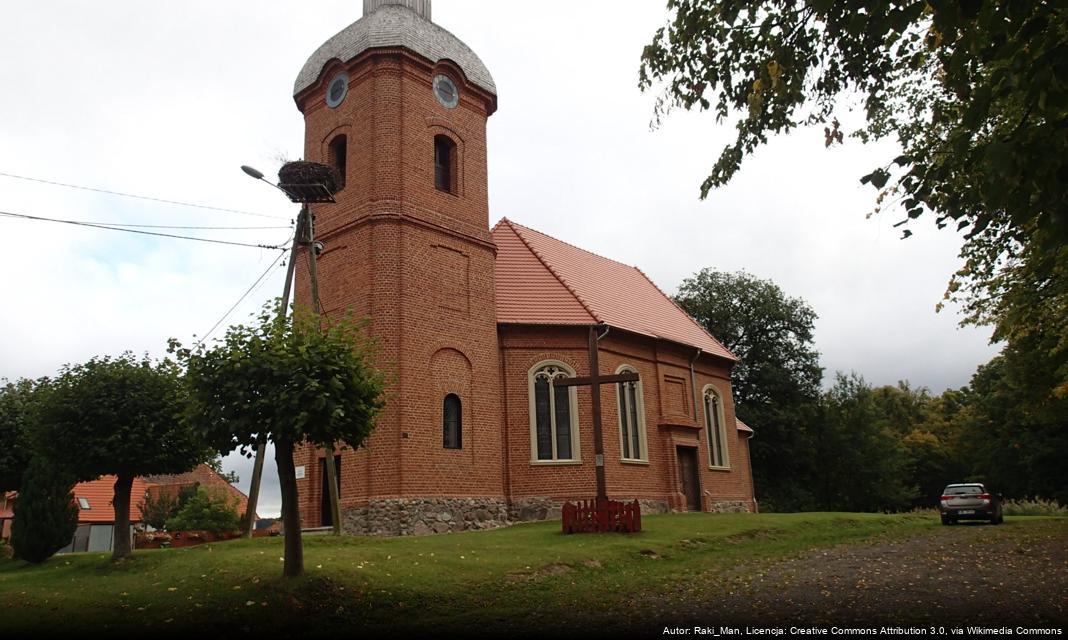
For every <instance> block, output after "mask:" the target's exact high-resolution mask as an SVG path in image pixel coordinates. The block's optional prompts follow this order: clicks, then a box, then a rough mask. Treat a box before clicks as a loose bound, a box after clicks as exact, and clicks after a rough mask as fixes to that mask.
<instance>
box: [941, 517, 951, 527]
mask: <svg viewBox="0 0 1068 640" xmlns="http://www.w3.org/2000/svg"><path fill="white" fill-rule="evenodd" d="M951 524H953V521H952V520H950V519H949V518H947V517H946V516H942V526H949V525H951Z"/></svg>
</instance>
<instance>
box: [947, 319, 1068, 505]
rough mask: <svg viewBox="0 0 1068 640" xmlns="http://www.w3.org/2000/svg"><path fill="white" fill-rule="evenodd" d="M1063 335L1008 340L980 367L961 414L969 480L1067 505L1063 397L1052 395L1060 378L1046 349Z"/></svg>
mask: <svg viewBox="0 0 1068 640" xmlns="http://www.w3.org/2000/svg"><path fill="white" fill-rule="evenodd" d="M1060 338H1061V336H1043V335H1033V336H1031V337H1029V338H1027V339H1024V340H1018V341H1015V342H1014V343H1010V344H1009V345H1007V346H1006V347H1005V349H1003V350H1002V352H1001V353H1000V354H999V355H998V356H996V357H995V358H994V359H993V360H991V361H990V362H989V363H987V364H985V365H983V366H981V367H979V369H978V371H976V373H975V375H974V376H972V380H971V384H970V385H969V396H970V400H969V402H968V404H967V405H966V406H965V407H964V408H963V409H962V411H961V416H960V418H959V420H960V422H961V425H960V429H961V434H960V446H959V449H960V455H961V460H962V462H963V463H964V464H965V465H966V468H967V471H968V473H969V479H970V480H976V481H981V482H986V483H989V484H990V485H991V486H992V487H993V488H994V489H996V490H997V491H1000V492H1003V493H1005V494H1006V495H1008V496H1012V497H1018V498H1022V497H1030V496H1041V497H1046V498H1053V499H1056V500H1058V501H1060V502H1062V503H1068V466H1066V465H1065V464H1064V452H1065V451H1068V429H1066V428H1065V425H1066V421H1065V416H1068V395H1057V394H1055V393H1051V392H1050V389H1051V387H1053V383H1054V381H1055V380H1057V379H1059V376H1060V373H1059V371H1058V369H1057V363H1055V362H1053V361H1052V360H1051V359H1049V358H1043V357H1041V356H1040V355H1036V354H1035V353H1034V352H1036V351H1037V352H1040V353H1043V352H1046V351H1047V350H1048V349H1049V348H1050V345H1051V344H1054V343H1056V342H1057V341H1058V340H1059V339H1060Z"/></svg>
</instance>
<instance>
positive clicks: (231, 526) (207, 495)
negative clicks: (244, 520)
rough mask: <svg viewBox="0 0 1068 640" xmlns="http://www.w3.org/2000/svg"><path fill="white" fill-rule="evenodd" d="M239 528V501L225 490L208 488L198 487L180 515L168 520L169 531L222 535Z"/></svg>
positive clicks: (179, 512) (180, 511)
mask: <svg viewBox="0 0 1068 640" xmlns="http://www.w3.org/2000/svg"><path fill="white" fill-rule="evenodd" d="M237 527H238V517H237V500H236V499H235V498H233V497H232V496H230V495H228V494H227V493H226V492H225V490H223V489H216V488H212V489H208V488H207V487H198V488H197V490H196V493H194V494H193V496H192V497H190V498H189V500H187V501H186V503H185V505H183V506H182V508H181V509H180V510H179V511H178V513H176V514H175V515H174V516H173V517H172V518H170V519H169V520H167V530H168V531H210V532H212V533H222V532H224V531H235V530H236V529H237Z"/></svg>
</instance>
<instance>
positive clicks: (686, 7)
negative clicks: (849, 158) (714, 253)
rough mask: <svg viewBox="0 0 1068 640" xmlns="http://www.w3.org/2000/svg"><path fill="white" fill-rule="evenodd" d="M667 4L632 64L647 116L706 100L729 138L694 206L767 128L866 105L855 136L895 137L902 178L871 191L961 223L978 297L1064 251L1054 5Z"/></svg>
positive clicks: (1066, 201)
mask: <svg viewBox="0 0 1068 640" xmlns="http://www.w3.org/2000/svg"><path fill="white" fill-rule="evenodd" d="M669 9H670V10H672V18H671V20H670V21H669V23H668V25H667V26H666V27H664V28H662V29H660V30H658V31H657V32H656V33H655V36H654V38H653V41H652V42H651V43H650V44H649V45H648V46H647V47H645V50H644V52H643V54H642V59H641V69H640V77H641V81H640V86H641V87H642V88H643V89H650V88H652V87H653V86H654V85H656V86H657V87H658V89H659V90H661V91H662V93H661V96H660V98H659V100H658V108H657V111H656V118H655V119H656V120H659V119H660V118H661V117H663V116H664V115H666V114H667V112H668V111H669V110H670V108H671V107H674V106H683V107H685V108H687V109H690V108H693V107H694V105H701V106H703V105H704V104H705V102H702V101H707V103H708V104H710V105H711V107H712V109H714V110H715V112H716V115H717V117H718V118H721V119H727V118H730V119H732V120H733V124H734V128H735V130H736V132H737V133H736V139H735V141H734V143H733V144H729V145H727V146H726V147H724V148H723V149H722V150H721V151H720V153H719V155H718V158H717V160H716V162H715V163H714V165H713V168H712V170H711V172H710V173H709V176H708V177H707V178H706V179H705V180H704V181H703V183H702V184H701V187H700V194H701V197H702V198H704V197H706V196H707V195H708V193H709V192H710V191H711V190H712V189H714V188H716V187H720V186H723V185H724V184H726V183H727V182H728V181H730V180H731V178H732V177H733V176H734V175H735V174H736V173H737V172H738V170H739V169H740V168H741V165H742V162H743V161H744V158H745V157H746V156H748V155H749V154H751V153H752V152H753V151H754V150H755V149H756V148H757V147H759V146H760V145H762V144H764V143H765V142H766V141H767V139H768V137H769V135H771V134H778V133H783V132H787V131H789V130H790V129H792V128H793V127H797V126H802V125H817V126H824V125H829V124H830V123H831V122H832V121H834V120H835V118H836V116H837V115H838V113H839V112H840V111H842V110H844V109H849V108H852V107H856V106H863V108H864V113H865V115H866V123H865V124H864V125H863V126H862V127H861V128H860V129H859V130H857V131H856V132H854V136H855V137H857V138H859V139H861V140H862V141H864V142H868V141H873V140H878V139H881V138H887V137H892V138H894V139H895V140H896V142H897V144H898V146H899V147H900V148H901V151H900V152H899V154H898V155H897V157H896V158H895V159H894V160H893V164H896V165H897V166H898V167H901V168H903V169H906V171H905V172H903V173H896V172H895V173H894V174H893V175H891V173H890V171H889V164H888V165H886V166H884V168H881V169H877V170H875V171H873V172H871V173H869V174H867V175H865V176H863V177H862V178H861V182H862V183H864V184H870V185H872V186H873V187H874V188H875V189H876V190H878V191H879V192H880V195H879V197H880V198H881V197H882V196H883V195H884V194H886V193H888V192H894V193H895V194H896V195H899V196H901V197H902V198H903V199H911V200H912V201H913V202H914V203H922V206H916V204H913V205H911V206H908V207H906V211H907V215H908V217H909V218H910V219H911V218H915V217H917V216H922V214H924V213H927V212H930V213H933V214H934V215H935V216H936V218H937V221H938V224H939V226H947V221H951V220H952V221H955V223H956V224H955V226H957V227H959V228H960V229H967V230H968V242H969V245H966V247H965V250H964V254H965V257H966V258H967V259H969V260H971V261H973V262H975V263H976V265H975V267H976V268H974V269H972V270H971V271H970V275H969V276H968V278H969V279H971V280H972V283H973V285H974V286H970V287H966V288H965V289H964V291H966V292H967V293H968V295H970V296H974V297H973V298H971V299H972V300H975V301H983V303H984V304H986V305H987V306H993V307H996V308H1000V306H1001V305H999V304H996V303H997V300H998V298H999V297H1000V296H1002V295H1004V294H1005V293H1006V290H1005V289H1004V288H1003V287H1001V286H1000V285H999V284H998V281H997V278H998V274H999V273H1000V272H1001V270H1002V269H1004V268H1006V266H1007V265H1009V264H1011V261H1010V260H1009V258H1011V256H1012V255H1014V254H1015V253H1017V252H1018V251H1019V250H1020V248H1021V247H1023V246H1027V245H1031V244H1034V243H1040V245H1039V246H1038V247H1037V250H1039V251H1042V252H1045V253H1046V254H1047V257H1046V258H1045V259H1046V260H1049V257H1048V255H1049V254H1050V253H1051V252H1052V251H1053V250H1054V249H1055V248H1057V247H1060V246H1064V245H1065V244H1068V179H1065V176H1066V175H1068V83H1066V82H1064V81H1063V79H1064V78H1068V20H1066V19H1065V14H1064V7H1063V4H1062V3H1051V2H981V1H979V0H967V1H965V2H933V1H928V0H916V1H911V0H903V1H898V0H878V1H875V2H865V3H857V2H832V1H830V0H801V1H795V0H759V1H758V2H753V3H747V4H744V5H743V4H741V3H737V2H733V1H730V0H689V1H680V2H673V3H670V4H669ZM771 61H774V63H775V64H774V65H773V66H771V67H770V68H769V62H771ZM780 70H781V76H780V75H779V73H780ZM773 72H774V73H773ZM775 76H779V77H775ZM696 87H700V91H699V93H700V96H701V100H700V101H699V100H697V99H695V94H694V88H696ZM832 133H834V132H833V131H832V130H831V129H830V127H828V128H827V129H826V131H825V134H826V135H825V140H826V141H827V142H833V141H834V140H835V139H836V138H837V136H835V137H834V138H832V137H831V134H832ZM828 146H830V145H828ZM879 203H880V205H881V204H882V200H881V199H880V200H879ZM905 235H906V236H907V235H909V234H908V230H906V234H905ZM973 241H974V243H975V245H976V246H975V249H974V250H973V249H972V248H971V247H970V243H972V242H973ZM1014 280H1015V279H1014ZM1021 286H1023V284H1022V283H1021ZM989 303H995V304H993V305H990V304H989ZM971 317H975V316H974V315H973V316H971ZM1002 320H1003V321H1007V317H1004V318H1003V319H1002Z"/></svg>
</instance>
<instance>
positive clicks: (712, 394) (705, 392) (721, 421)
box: [701, 384, 731, 469]
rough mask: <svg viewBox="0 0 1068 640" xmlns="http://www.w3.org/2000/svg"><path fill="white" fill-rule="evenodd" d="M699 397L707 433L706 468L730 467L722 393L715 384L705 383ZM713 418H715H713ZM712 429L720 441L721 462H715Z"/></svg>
mask: <svg viewBox="0 0 1068 640" xmlns="http://www.w3.org/2000/svg"><path fill="white" fill-rule="evenodd" d="M701 399H702V404H703V405H704V412H705V431H706V432H707V435H708V468H709V469H730V468H731V454H730V441H729V440H728V439H727V420H726V416H725V415H724V412H723V395H722V394H721V393H720V392H719V389H717V388H716V386H715V385H711V384H709V385H705V388H704V389H702V390H701ZM713 399H715V400H716V402H715V403H713V402H712V400H713ZM713 407H714V408H715V409H714V411H713V410H712V408H713ZM713 418H715V419H714V420H713ZM713 430H716V431H718V434H719V441H720V442H721V443H722V452H721V453H722V458H723V459H722V464H716V462H717V461H716V451H717V447H716V443H715V440H714V437H713V434H712V432H713Z"/></svg>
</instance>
